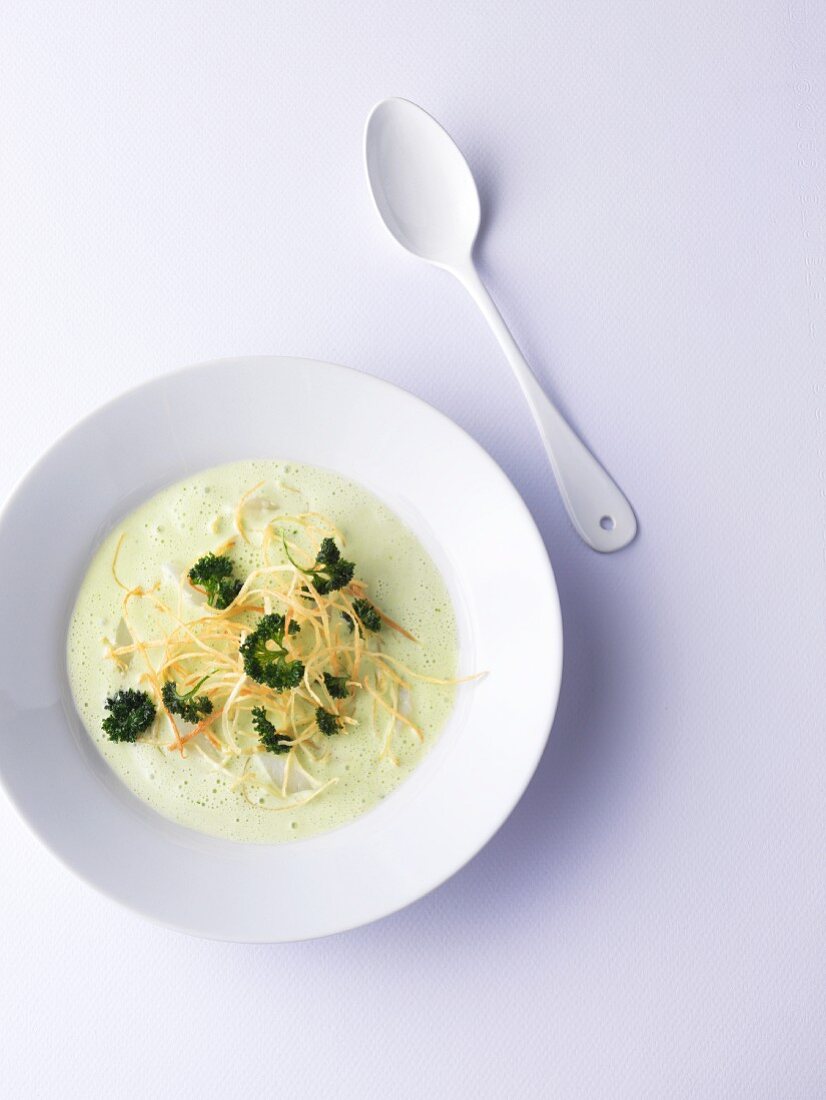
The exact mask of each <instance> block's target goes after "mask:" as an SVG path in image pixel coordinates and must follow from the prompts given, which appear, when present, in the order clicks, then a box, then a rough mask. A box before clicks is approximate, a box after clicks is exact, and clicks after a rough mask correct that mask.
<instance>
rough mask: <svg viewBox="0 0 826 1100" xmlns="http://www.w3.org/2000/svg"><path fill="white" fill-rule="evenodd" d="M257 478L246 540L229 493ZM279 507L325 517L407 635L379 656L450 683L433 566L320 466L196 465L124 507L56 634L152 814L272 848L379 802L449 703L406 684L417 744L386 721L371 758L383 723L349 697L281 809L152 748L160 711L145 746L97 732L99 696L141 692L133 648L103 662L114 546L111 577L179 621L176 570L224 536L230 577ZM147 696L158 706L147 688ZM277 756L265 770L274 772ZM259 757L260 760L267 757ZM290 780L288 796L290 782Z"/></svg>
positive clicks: (112, 751) (135, 622)
mask: <svg viewBox="0 0 826 1100" xmlns="http://www.w3.org/2000/svg"><path fill="white" fill-rule="evenodd" d="M258 482H263V485H262V486H261V487H260V488H259V489H258V490H257V491H256V493H255V494H254V495H253V496H251V497H250V499H249V500H248V501H247V503H246V505H245V507H244V509H243V511H242V513H241V517H242V525H243V528H244V530H245V532H246V533H247V535H248V538H249V542H245V541H244V539H242V538H241V537H240V536H239V534H238V530H237V528H236V524H237V522H238V516H237V514H236V507H237V505H238V501H239V498H240V497H241V496H242V494H243V493H244V492H245V491H247V490H249V489H250V488H251V487H252V486H254V485H255V484H256V483H258ZM287 513H289V514H299V513H301V514H306V513H321V514H323V515H324V516H325V517H329V519H330V520H331V521H332V522H333V523H334V524H335V525H336V527H337V528H338V529H339V530H340V531H341V533H342V536H343V538H344V543H345V553H346V557H347V558H348V559H352V560H353V561H354V562H355V563H356V568H357V573H356V575H357V577H358V578H359V579H360V580H362V581H363V582H365V584H366V585H367V587H368V593H369V596H370V598H371V599H372V600H375V603H376V605H378V606H380V607H381V609H382V611H383V612H384V613H386V615H387V616H388V617H389V618H390V619H392V620H394V621H395V622H396V623H398V624H400V625H401V626H403V627H404V628H405V630H407V631H408V632H410V633H411V634H413V635H414V636H415V638H416V641H415V642H414V641H411V640H409V639H407V638H405V637H404V636H403V635H402V634H400V633H398V632H396V631H394V630H391V629H387V628H385V629H383V630H382V631H381V635H380V645H381V648H382V651H383V652H385V653H386V654H388V656H389V657H395V658H397V659H398V661H400V662H403V664H404V665H405V666H406V667H407V668H409V669H410V670H412V671H414V672H416V673H419V674H422V675H427V676H430V677H433V678H437V679H445V680H449V679H452V678H454V677H455V676H456V662H457V640H456V622H455V617H454V613H453V608H452V606H451V602H450V598H449V596H448V593H447V590H446V588H445V584H444V581H443V580H442V577H441V575H440V574H439V571H438V570H437V568H436V566H435V565H434V563H433V561H432V560H431V558H430V557H429V555H428V554H427V552H426V551H425V549H424V547H423V546H422V544H421V543H420V542H419V540H418V539H417V538H416V536H415V535H414V534H413V533H412V531H410V529H409V528H408V527H407V526H406V525H405V524H404V523H403V522H402V521H401V520H400V519H399V518H398V517H397V516H396V515H394V513H393V512H392V511H391V510H390V509H389V508H387V507H386V506H385V505H384V504H382V503H381V502H380V501H379V500H377V498H376V497H375V496H373V495H372V494H371V493H370V492H368V491H367V490H366V489H364V488H362V487H361V486H359V485H357V484H354V483H353V482H351V481H348V480H346V479H344V478H342V477H340V476H338V475H337V474H335V473H333V472H331V471H329V470H323V469H320V468H317V467H313V466H304V465H298V464H295V463H283V462H275V461H251V462H239V463H233V464H232V465H228V466H221V467H217V468H215V469H211V470H206V471H204V472H203V473H200V474H198V475H197V476H195V477H191V478H188V479H187V480H185V481H182V482H179V483H178V484H176V485H173V486H171V487H170V488H168V489H165V490H163V492H160V493H158V494H157V496H155V497H153V498H152V499H151V500H149V501H147V502H146V503H145V504H143V505H142V506H141V507H139V508H137V509H136V510H135V511H134V512H132V513H131V514H130V515H129V516H128V517H127V518H126V519H125V520H123V522H122V523H120V524H118V526H117V527H116V528H115V529H114V530H113V531H112V532H111V533H110V534H109V535H108V537H107V538H106V539H105V540H104V541H103V543H102V545H101V546H100V548H99V549H98V551H97V553H96V554H95V556H94V558H93V560H92V562H91V564H90V566H89V570H88V572H87V574H86V576H85V578H84V580H83V583H82V585H81V587H80V591H79V593H78V597H77V602H76V604H75V608H74V611H73V613H72V617H71V624H70V627H69V633H68V645H67V661H68V673H69V681H70V684H71V689H72V693H73V695H74V700H75V704H76V706H77V710H78V713H79V714H80V716H81V718H82V720H83V722H84V725H85V727H86V729H87V730H88V732H89V736H90V737H91V738H92V740H93V741H94V743H95V745H96V746H97V748H98V750H99V751H100V753H101V754H102V756H103V757H104V759H105V760H106V761H107V763H108V764H109V765H110V767H111V768H112V769H113V770H114V771H115V772H116V773H117V775H118V776H119V777H120V779H121V780H122V781H123V782H124V783H125V784H126V786H127V787H129V788H130V790H132V791H133V792H134V793H135V794H136V795H138V796H139V797H140V798H142V799H143V800H145V801H146V802H147V803H149V805H151V806H152V807H154V808H155V809H156V810H157V811H159V812H160V813H161V814H164V815H165V816H167V817H169V818H172V819H173V820H174V821H177V822H179V823H180V824H182V825H186V826H189V827H190V828H193V829H198V830H201V831H203V832H206V833H210V834H214V835H218V836H222V837H226V838H230V839H233V840H241V841H259V842H281V841H286V840H291V839H295V838H301V837H308V836H312V835H314V834H317V833H320V832H323V831H326V830H329V829H333V828H336V827H338V826H340V825H344V824H346V823H347V822H350V821H352V820H353V819H354V818H356V817H358V816H359V815H361V814H362V813H364V812H365V811H366V810H369V809H370V808H371V807H373V806H375V805H376V804H377V803H379V802H380V801H381V800H382V799H384V798H386V797H387V795H389V794H390V793H391V792H392V791H393V790H394V789H395V788H396V787H397V786H398V785H399V784H400V783H401V782H402V781H403V780H404V779H405V777H406V776H408V775H409V774H410V772H411V771H412V769H413V768H415V767H416V765H417V764H419V763H420V762H421V760H422V759H423V757H424V756H425V754H426V753H427V751H428V750H429V748H430V747H431V746H432V745H433V743H434V741H435V740H436V738H437V737H438V735H439V732H440V730H441V729H442V727H443V726H444V724H445V722H446V720H447V718H448V715H449V714H450V711H451V708H452V706H453V698H454V691H455V689H454V688H453V687H452V686H450V685H442V684H433V683H427V682H422V681H417V680H415V679H411V680H410V686H409V688H406V689H405V690H404V692H403V697H402V700H401V702H400V703H399V708H400V710H403V711H404V713H405V715H407V716H409V718H410V720H411V721H413V722H415V724H416V726H417V727H418V728H419V730H420V731H421V736H422V740H421V741H420V740H419V738H418V737H417V736H415V735H414V734H413V732H412V731H411V730H410V728H408V727H407V726H406V725H405V724H404V723H403V722H399V723H397V724H396V728H395V729H394V731H393V733H392V752H390V753H385V754H384V755H382V752H381V748H382V743H383V738H384V737H385V735H386V730H387V718H388V716H387V714H385V713H384V712H383V711H382V710H381V708H377V707H376V706H375V704H374V701H373V699H372V698H371V697H370V696H369V695H368V693H367V692H366V691H355V692H354V697H353V698H354V702H353V710H352V714H353V718H354V719H355V723H354V724H351V725H349V726H348V727H347V729H346V733H342V734H340V735H337V736H331V737H328V738H321V740H322V741H323V742H324V746H323V747H324V750H325V753H324V756H325V758H324V759H323V760H322V761H321V762H320V763H317V764H315V765H314V767H313V772H314V776H315V778H316V782H317V783H319V782H320V783H322V784H325V786H324V789H323V791H322V793H321V794H319V795H318V796H317V797H314V798H313V799H312V800H311V801H308V802H306V803H304V804H296V805H294V806H288V807H287V808H284V807H283V806H281V805H279V804H278V800H277V799H276V800H273V799H271V798H260V799H258V798H255V797H253V798H250V797H249V792H248V791H247V793H246V794H244V793H242V792H241V791H240V790H239V789H238V787H237V785H234V784H233V780H232V776H231V775H227V774H226V770H221V769H217V768H216V767H215V766H213V763H212V762H211V760H210V759H209V757H208V756H207V755H205V754H203V753H201V752H198V751H194V749H195V745H196V744H197V743H199V742H202V741H203V738H200V737H199V738H197V739H196V741H194V742H192V743H190V744H189V745H187V747H186V749H185V750H184V752H183V753H181V752H180V751H170V749H169V747H168V744H166V743H165V742H169V741H170V740H171V738H169V737H166V738H164V736H163V734H162V732H159V731H162V724H161V715H160V711H159V717H158V720H157V722H156V724H155V727H154V729H153V732H152V737H151V743H143V741H142V740H138V741H137V742H136V743H113V742H112V741H110V740H109V739H108V737H107V736H106V734H105V733H104V732H103V729H102V727H101V721H102V718H103V716H104V714H105V711H104V704H105V701H106V699H107V697H109V696H112V695H113V694H114V693H115V692H117V691H119V690H122V689H127V688H135V689H138V688H141V689H146V688H147V679H146V666H145V663H144V661H143V659H142V657H141V654H140V653H139V652H134V653H129V654H126V655H125V656H122V657H121V658H120V662H119V663H118V662H116V661H114V660H112V658H111V653H112V650H113V649H114V648H117V647H126V646H128V644H129V643H130V642H131V641H132V640H133V635H132V634H130V632H129V630H128V629H127V627H126V624H125V622H124V619H123V614H122V601H123V596H124V591H123V589H122V588H121V587H119V586H118V584H117V583H116V580H115V577H114V576H113V572H112V562H113V558H114V556H115V551H116V548H117V546H118V542H119V540H121V544H120V551H119V553H118V560H117V574H118V577H119V578H120V580H121V583H122V584H126V586H127V587H138V586H141V587H142V588H144V589H146V590H149V589H151V588H152V586H153V585H155V584H158V588H157V589H156V593H157V596H158V598H159V599H160V600H162V601H163V602H164V603H165V604H166V605H168V606H170V607H174V608H175V609H176V611H177V612H178V613H179V615H180V618H181V619H182V620H184V621H186V620H187V619H190V620H191V619H195V618H197V617H199V616H203V615H204V613H205V609H204V606H203V603H202V602H201V603H200V604H199V603H198V602H197V594H194V595H193V593H192V592H191V591H188V590H187V588H186V586H185V585H182V583H181V571H182V570H185V569H186V567H187V565H188V564H189V563H191V562H193V561H194V560H195V559H197V558H198V557H199V556H200V555H202V554H204V553H205V552H207V551H209V550H214V549H217V548H219V547H220V546H221V545H222V544H223V543H225V542H227V540H229V539H231V538H233V537H234V539H235V542H234V544H233V545H232V547H231V551H230V553H231V556H232V558H233V561H234V563H235V565H236V567H237V570H238V575H239V576H240V577H242V578H243V577H244V576H245V575H246V573H248V572H249V571H251V570H252V569H254V568H255V566H256V564H258V563H260V554H261V540H262V532H263V531H264V530H265V529H266V527H267V524H268V523H271V522H273V517H274V516H279V515H282V514H287ZM129 609H130V610H129V619H130V622H131V624H132V630H133V631H134V632H135V633H138V634H139V635H140V636H141V637H142V638H143V639H152V638H153V637H157V636H158V634H159V633H163V631H165V630H168V629H169V624H168V623H166V624H164V622H163V621H162V620H163V615H162V614H161V612H160V611H158V610H157V608H156V607H155V606H154V605H153V603H152V602H151V601H150V600H149V599H135V600H133V601H132V602H131V603H130V605H129ZM149 690H150V692H151V688H149ZM154 696H155V702H156V703H157V702H158V699H157V697H156V696H157V691H155V692H154ZM377 709H378V712H379V713H378V714H377V713H376V711H377ZM203 743H204V746H205V748H206V749H208V748H209V746H208V745H206V742H203ZM264 755H266V754H264ZM262 759H263V756H262ZM279 761H280V758H279V760H276V761H275V764H276V765H279V766H280V764H279ZM256 763H258V758H256ZM266 763H267V764H268V765H269V764H273V760H272V759H270V758H269V757H267V760H266ZM330 780H335V782H333V783H330V782H329V781H330ZM290 782H291V785H292V786H295V785H296V783H297V784H298V786H299V788H300V778H299V779H296V778H295V777H293V778H292V779H291V781H290ZM299 793H300V792H299Z"/></svg>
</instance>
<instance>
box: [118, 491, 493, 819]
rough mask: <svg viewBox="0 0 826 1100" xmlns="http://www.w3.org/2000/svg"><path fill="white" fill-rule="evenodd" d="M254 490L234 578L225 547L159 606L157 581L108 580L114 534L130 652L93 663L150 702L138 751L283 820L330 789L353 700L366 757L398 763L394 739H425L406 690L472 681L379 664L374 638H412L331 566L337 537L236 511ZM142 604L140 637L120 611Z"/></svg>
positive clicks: (326, 530)
mask: <svg viewBox="0 0 826 1100" xmlns="http://www.w3.org/2000/svg"><path fill="white" fill-rule="evenodd" d="M262 484H263V482H262V483H259V484H258V485H254V486H253V487H252V488H251V489H249V490H247V492H245V493H244V494H243V495H242V496H241V498H240V499H239V501H238V503H237V506H236V508H235V509H234V512H233V520H234V527H235V530H236V532H237V535H238V536H240V538H241V539H242V540H243V542H244V543H245V544H246V545H247V547H248V548H251V549H252V550H253V551H256V552H257V556H258V563H257V564H256V566H255V568H253V569H252V570H251V571H250V572H249V573H248V574H247V575H246V577H244V578H243V580H242V578H241V577H237V578H236V577H235V575H234V573H233V571H232V570H233V568H234V567H232V563H231V561H230V558H229V557H228V556H227V555H228V554H229V553H231V551H232V550H233V548H234V545H235V542H236V538H235V537H233V538H229V539H225V540H224V541H223V542H222V543H221V544H220V545H218V546H217V547H216V548H215V550H213V551H210V552H209V553H208V554H207V555H205V556H204V557H203V558H201V559H199V560H198V561H197V562H192V563H190V565H189V566H188V567H187V568H186V569H185V570H184V571H183V572H180V573H179V574H178V571H177V570H176V571H175V575H176V576H177V589H178V591H177V598H176V599H173V600H169V601H168V600H166V599H164V598H162V597H161V595H160V594H159V593H160V589H161V581H160V580H154V581H153V583H152V584H151V585H149V586H144V585H140V584H134V585H129V584H127V583H126V582H125V581H124V580H123V578H122V577H121V576H120V574H119V572H118V561H119V558H120V554H121V550H122V548H123V543H124V535H123V534H121V536H120V538H119V539H118V542H117V546H116V548H115V553H114V556H113V559H112V565H111V572H112V577H113V578H114V581H115V583H116V584H117V586H118V587H119V588H120V589H121V591H122V592H123V597H122V604H121V618H122V625H123V628H124V630H125V635H124V634H121V629H120V628H118V632H117V634H116V640H119V641H120V640H123V639H124V638H125V637H128V641H127V643H126V644H123V645H115V644H113V643H112V642H110V641H109V640H108V639H104V640H103V641H104V651H105V657H106V658H107V659H109V660H111V661H112V662H113V663H114V664H115V665H116V667H117V668H118V670H119V671H121V672H126V671H127V670H128V667H129V662H131V661H132V659H133V658H134V657H137V658H139V659H140V664H141V668H140V671H139V674H138V675H139V682H140V683H141V684H143V685H145V686H146V688H147V689H148V690H147V694H148V696H149V697H150V698H151V702H149V701H148V700H147V701H146V702H145V703H144V708H147V707H148V708H149V711H150V712H151V713H149V714H146V715H145V717H144V714H145V712H144V713H142V716H141V720H140V723H141V725H143V723H144V721H148V719H149V718H150V717H151V715H152V714H154V720H152V721H151V723H150V724H149V725H148V726H145V727H144V732H143V734H142V735H141V736H140V740H141V741H142V742H144V743H148V744H151V745H154V746H155V747H156V748H158V749H160V750H162V751H163V750H165V751H167V752H179V753H180V754H181V756H183V757H185V756H186V755H187V754H188V753H195V754H196V755H197V756H199V757H201V758H203V759H204V760H205V761H206V762H207V763H208V764H209V766H210V767H211V768H213V769H214V770H215V771H216V772H218V773H220V774H221V775H223V777H224V778H225V780H226V781H227V783H228V785H229V786H230V787H231V788H232V789H235V790H238V791H240V792H241V793H242V794H243V797H244V798H245V799H246V800H247V801H248V802H249V803H250V804H251V805H253V806H255V807H258V808H261V809H266V810H284V809H291V808H295V807H298V806H302V805H305V804H306V803H308V802H310V801H311V800H312V799H314V798H317V797H319V796H320V795H322V794H323V793H324V791H326V790H329V788H330V787H331V786H332V785H333V784H335V783H336V782H337V779H336V778H335V777H334V778H332V779H326V780H325V778H324V776H323V765H324V763H325V761H326V760H328V759H329V757H330V753H331V744H332V741H331V738H332V736H333V735H339V736H347V733H348V731H349V730H351V729H352V728H353V727H354V726H356V725H357V719H356V718H355V717H354V709H355V706H356V701H357V699H358V698H359V696H360V695H361V694H362V693H364V694H365V695H366V696H369V698H370V714H371V716H372V727H373V729H374V730H375V733H376V737H377V740H378V750H377V759H384V760H388V761H390V762H392V763H394V764H398V759H397V757H396V755H395V753H394V751H393V748H394V743H395V738H396V737H398V736H409V735H411V734H412V735H413V736H414V737H415V738H416V739H417V740H418V741H419V742H421V741H423V740H424V731H423V730H422V729H421V728H420V727H419V726H417V725H416V724H415V722H413V721H412V719H411V718H410V717H408V716H407V715H406V714H405V713H404V712H403V711H404V707H405V702H404V701H405V699H408V698H409V697H408V695H407V693H408V692H409V689H410V685H411V683H412V682H413V681H418V682H421V683H428V684H434V685H446V686H452V685H454V684H459V683H464V682H466V681H469V680H473V679H476V678H477V677H475V676H468V677H463V678H462V679H457V680H449V679H440V678H438V677H434V676H427V675H424V674H422V673H419V672H416V671H415V669H413V668H411V667H410V666H409V665H407V664H405V663H404V662H403V661H401V660H399V659H398V658H396V657H393V656H392V655H390V654H388V653H386V652H385V650H384V648H383V644H382V635H381V628H382V627H386V628H388V629H390V630H393V631H394V632H397V633H398V634H400V635H401V636H402V637H404V638H407V639H409V640H410V641H411V642H413V643H415V644H418V641H417V639H416V638H415V637H414V635H413V634H411V633H410V632H409V631H407V630H406V629H405V628H404V627H403V626H402V625H401V624H399V623H397V622H395V621H394V620H393V619H391V618H390V616H389V615H387V614H386V613H385V612H384V611H383V610H382V609H381V608H380V607H378V606H376V604H375V603H373V601H372V600H370V599H369V597H368V595H367V592H368V590H367V586H366V585H365V583H364V582H363V581H362V580H360V579H358V578H357V577H355V576H354V575H353V572H354V568H355V567H354V566H353V564H352V563H351V562H348V561H346V560H344V558H343V557H342V554H341V547H343V546H344V545H345V543H344V538H343V535H342V533H341V532H340V531H338V530H337V529H336V527H335V525H334V524H332V523H331V522H330V521H329V520H328V519H327V518H326V517H325V516H322V515H320V514H318V513H315V512H299V513H298V514H295V515H287V514H283V513H281V512H278V511H277V509H275V508H274V507H273V508H272V509H269V505H268V502H266V501H265V502H262V503H263V505H264V507H263V508H261V509H260V510H259V514H260V512H267V510H268V509H269V518H268V519H267V521H266V522H265V523H264V524H263V525H261V524H260V523H259V524H257V525H255V526H253V524H252V523H251V522H250V521H249V519H248V513H249V512H251V511H252V506H251V502H252V498H253V497H254V496H255V494H256V492H258V490H259V489H260V488H261V486H262ZM253 503H254V502H253ZM193 578H195V580H193ZM196 581H197V582H198V583H196ZM186 593H189V596H188V598H187V599H186V600H185V598H184V596H185V594H186ZM193 593H194V594H195V595H194V596H193V595H192V594H193ZM193 599H195V600H196V601H198V602H196V603H193V602H192V601H193ZM204 600H206V601H207V602H206V603H204V602H203V601H204ZM141 601H145V602H146V604H147V606H148V609H149V610H150V611H151V612H153V613H154V614H153V616H152V618H153V621H154V623H155V625H154V626H153V630H152V632H151V634H150V635H149V636H148V637H147V638H142V637H141V635H140V631H139V629H138V627H137V626H136V622H135V619H136V618H138V617H137V616H134V615H133V614H132V608H133V605H134V603H135V602H141ZM190 613H191V617H189V615H190ZM262 616H263V617H262ZM158 622H160V626H158V625H157V624H158ZM164 627H167V628H168V629H167V633H166V634H164V633H163V630H164ZM196 692H197V693H200V694H197V695H196ZM127 694H128V693H127ZM128 701H129V700H126V702H128ZM153 708H156V709H153ZM134 724H135V723H134V721H133V726H134ZM164 727H167V729H168V733H167V735H166V736H164V734H163V732H162V730H163V728H164ZM170 734H171V740H170V739H169V735H170ZM113 739H114V738H113ZM119 739H122V740H136V739H137V737H136V736H134V735H133V734H132V733H130V734H129V736H128V737H127V736H125V735H124V736H123V737H121V738H119Z"/></svg>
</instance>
